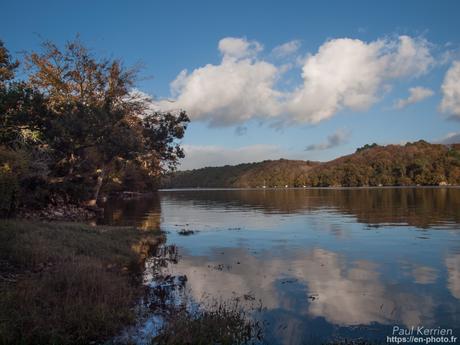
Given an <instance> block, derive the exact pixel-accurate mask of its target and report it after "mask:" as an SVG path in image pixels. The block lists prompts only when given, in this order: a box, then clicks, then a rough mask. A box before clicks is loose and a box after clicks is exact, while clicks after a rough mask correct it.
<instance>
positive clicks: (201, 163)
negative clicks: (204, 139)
mask: <svg viewBox="0 0 460 345" xmlns="http://www.w3.org/2000/svg"><path fill="white" fill-rule="evenodd" d="M183 148H184V151H185V158H184V159H183V160H181V165H180V170H189V169H199V168H203V167H209V166H223V165H227V164H228V165H235V164H240V163H251V162H260V161H263V160H266V159H279V158H288V157H289V155H288V154H287V153H286V152H284V151H283V150H282V149H281V148H280V147H279V146H276V145H264V144H257V145H250V146H243V147H239V148H227V147H223V146H213V145H209V146H207V145H206V146H198V145H183ZM289 158H291V157H289Z"/></svg>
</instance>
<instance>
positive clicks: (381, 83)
mask: <svg viewBox="0 0 460 345" xmlns="http://www.w3.org/2000/svg"><path fill="white" fill-rule="evenodd" d="M298 45H299V43H298V42H297V41H291V42H288V43H285V44H283V45H281V46H279V47H277V48H275V49H274V53H277V54H281V55H283V54H288V53H292V52H294V51H296V50H297V49H298ZM218 47H219V51H220V52H221V54H222V60H221V62H220V63H219V64H217V65H213V64H208V65H205V66H203V67H200V68H197V69H195V70H193V71H191V72H189V71H187V70H183V71H181V72H180V73H179V75H178V76H177V77H176V79H175V80H174V81H173V82H172V83H171V89H172V94H173V96H174V97H175V103H174V104H171V103H168V104H167V103H164V102H163V103H162V104H161V106H162V107H163V108H164V107H166V108H171V107H177V108H182V109H185V110H187V111H188V113H189V114H190V116H191V118H192V119H194V120H203V121H208V122H209V123H210V124H211V125H214V126H227V125H234V124H240V123H244V122H245V121H248V120H250V119H259V120H265V121H269V122H272V123H282V124H286V123H288V124H289V123H317V122H320V121H322V120H325V119H328V118H330V117H332V116H334V115H335V114H336V113H337V112H338V111H340V110H341V109H346V108H348V109H352V110H358V111H359V110H365V109H368V108H369V107H370V106H371V105H373V104H374V103H375V102H377V101H378V100H379V98H380V95H381V93H382V91H383V90H385V87H386V86H387V85H388V83H390V82H391V81H392V80H394V79H396V78H402V77H408V76H410V77H412V76H419V75H421V74H424V73H426V72H427V71H428V70H429V68H430V66H431V65H433V57H432V56H431V53H430V47H429V44H428V42H427V41H425V40H423V39H419V38H411V37H409V36H401V37H399V38H398V39H393V40H383V39H380V40H376V41H372V42H364V41H361V40H358V39H350V38H340V39H333V40H329V41H327V42H325V43H324V44H323V45H322V46H321V47H320V48H319V49H318V51H317V52H316V53H315V54H309V55H308V56H307V57H306V58H305V59H304V60H303V62H302V64H303V67H302V74H301V76H302V83H301V84H300V85H297V87H296V88H295V89H294V91H281V90H280V89H278V88H277V84H278V82H279V81H280V80H281V78H282V76H283V73H284V72H285V71H286V68H285V66H284V65H281V66H277V65H275V64H273V63H269V62H267V61H264V60H263V59H261V58H260V53H261V51H262V49H263V47H262V45H261V44H260V43H258V42H255V41H248V40H247V39H244V38H234V37H227V38H224V39H222V40H220V42H219V45H218Z"/></svg>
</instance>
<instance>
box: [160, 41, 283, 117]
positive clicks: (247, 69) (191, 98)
mask: <svg viewBox="0 0 460 345" xmlns="http://www.w3.org/2000/svg"><path fill="white" fill-rule="evenodd" d="M261 49H262V48H261V45H260V44H258V43H257V42H248V41H247V40H245V39H237V38H224V39H222V40H221V41H220V42H219V50H220V51H221V53H222V55H223V57H222V61H221V63H220V64H219V65H211V64H209V65H206V66H204V67H201V68H197V69H195V70H193V71H192V72H190V73H188V71H187V70H183V71H182V72H181V73H179V75H178V76H177V78H176V79H175V80H174V81H173V82H172V83H171V89H172V93H173V95H175V96H176V102H175V103H174V104H165V103H164V102H163V103H162V104H161V106H162V107H163V108H167V109H168V108H171V107H176V108H177V107H179V108H183V109H186V110H187V112H188V113H189V114H190V115H191V117H192V119H194V120H207V121H209V122H210V124H211V125H216V126H225V125H232V124H235V123H243V122H245V121H246V120H249V119H251V118H255V117H264V118H266V117H272V116H276V115H277V114H279V112H280V110H279V104H280V99H279V98H280V97H281V96H282V95H281V93H280V92H278V91H276V90H275V88H274V85H275V82H276V80H277V78H278V76H279V71H278V68H277V67H276V66H274V65H273V64H270V63H268V62H265V61H259V60H257V59H254V58H253V56H254V54H257V52H258V51H260V50H261Z"/></svg>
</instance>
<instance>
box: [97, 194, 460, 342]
mask: <svg viewBox="0 0 460 345" xmlns="http://www.w3.org/2000/svg"><path fill="white" fill-rule="evenodd" d="M105 222H106V223H109V224H130V225H132V224H134V225H136V226H138V227H141V228H155V227H158V226H159V227H160V228H161V229H162V230H164V231H167V232H168V234H167V237H168V240H167V241H168V243H170V244H176V245H177V246H178V250H179V255H180V259H179V260H178V262H177V263H176V264H171V265H169V266H168V267H167V270H169V271H170V273H171V274H172V275H186V276H187V278H188V281H187V283H186V291H187V295H188V296H190V298H192V299H193V300H195V301H203V300H206V299H207V298H216V299H232V298H235V297H238V296H246V300H251V301H252V300H255V301H260V302H261V303H262V305H263V306H264V307H265V309H263V311H262V312H261V313H260V314H258V316H257V317H260V318H262V319H263V320H265V321H266V322H267V325H268V326H267V327H266V335H265V341H266V342H267V343H270V344H302V343H305V342H308V341H318V342H322V341H328V340H330V339H333V338H359V337H363V338H365V339H374V340H380V341H381V340H385V339H386V336H387V335H390V334H391V329H392V327H393V325H401V326H406V327H410V326H424V327H443V328H452V329H453V333H454V335H457V336H459V337H460V189H455V188H417V189H416V188H401V189H397V188H391V189H390V188H383V189H342V190H340V189H339V190H337V189H315V190H190V191H186V190H176V191H161V192H159V193H158V195H156V196H153V197H151V198H148V199H140V200H133V201H112V202H110V203H109V204H108V206H107V210H106V219H105ZM182 229H186V230H194V231H197V232H196V233H195V234H193V235H190V236H181V235H180V234H179V233H178V232H179V231H180V230H182Z"/></svg>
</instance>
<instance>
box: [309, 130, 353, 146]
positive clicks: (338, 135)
mask: <svg viewBox="0 0 460 345" xmlns="http://www.w3.org/2000/svg"><path fill="white" fill-rule="evenodd" d="M350 135H351V133H350V132H349V131H347V130H344V129H339V130H337V131H336V132H335V133H333V134H331V135H330V136H328V137H327V141H326V142H324V143H321V144H313V145H308V146H307V147H306V148H305V151H319V150H327V149H331V148H333V147H337V146H340V145H342V144H345V143H346V142H347V141H348V139H349V138H350Z"/></svg>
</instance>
